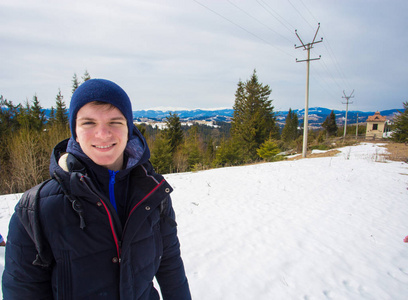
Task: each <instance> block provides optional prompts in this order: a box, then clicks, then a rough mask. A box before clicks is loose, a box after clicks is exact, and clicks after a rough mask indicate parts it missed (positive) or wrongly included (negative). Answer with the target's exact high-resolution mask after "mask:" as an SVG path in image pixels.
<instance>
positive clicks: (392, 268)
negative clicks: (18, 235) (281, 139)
mask: <svg viewBox="0 0 408 300" xmlns="http://www.w3.org/2000/svg"><path fill="white" fill-rule="evenodd" d="M339 150H341V153H340V154H338V155H337V156H335V157H327V158H313V159H301V160H297V161H282V162H275V163H265V164H258V165H252V166H245V167H231V168H222V169H214V170H209V171H202V172H196V173H182V174H170V175H166V178H167V179H168V181H169V182H170V184H171V185H172V186H173V187H174V189H175V191H174V193H173V194H172V198H173V202H174V208H175V210H176V214H177V222H178V224H179V238H180V240H181V244H182V253H183V259H184V262H185V266H186V271H187V275H188V278H189V282H190V288H191V291H192V294H193V299H195V300H201V299H202V300H219V299H228V300H229V299H234V300H235V299H238V300H241V299H242V300H252V299H254V300H263V299H265V300H269V299H381V300H383V299H408V244H407V243H404V242H403V239H404V237H405V236H407V235H408V216H407V213H408V164H406V163H402V162H389V161H384V159H383V158H382V157H381V156H380V154H381V153H383V152H385V148H382V147H380V145H379V144H370V143H368V144H362V145H359V146H352V147H345V148H342V149H339ZM18 197H19V195H8V196H0V230H1V232H2V233H4V235H6V232H7V227H8V220H9V218H10V216H11V214H12V212H13V208H14V205H15V203H16V201H17V200H18ZM0 257H1V259H0V271H2V269H3V264H4V248H1V249H0Z"/></svg>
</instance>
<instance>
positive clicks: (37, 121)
mask: <svg viewBox="0 0 408 300" xmlns="http://www.w3.org/2000/svg"><path fill="white" fill-rule="evenodd" d="M30 114H31V120H30V122H31V128H33V129H34V130H36V131H41V130H42V129H43V128H44V124H45V122H46V118H45V111H44V110H43V108H42V107H41V105H40V101H39V100H38V97H37V95H34V97H33V105H32V106H31V110H30Z"/></svg>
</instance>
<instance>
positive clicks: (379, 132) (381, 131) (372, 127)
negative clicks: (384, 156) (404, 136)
mask: <svg viewBox="0 0 408 300" xmlns="http://www.w3.org/2000/svg"><path fill="white" fill-rule="evenodd" d="M388 131H389V129H388V123H387V118H386V117H384V116H382V115H380V112H379V111H377V112H376V113H375V114H374V116H368V118H367V129H366V139H374V140H375V139H381V138H383V137H384V135H385V134H386V133H387V132H388Z"/></svg>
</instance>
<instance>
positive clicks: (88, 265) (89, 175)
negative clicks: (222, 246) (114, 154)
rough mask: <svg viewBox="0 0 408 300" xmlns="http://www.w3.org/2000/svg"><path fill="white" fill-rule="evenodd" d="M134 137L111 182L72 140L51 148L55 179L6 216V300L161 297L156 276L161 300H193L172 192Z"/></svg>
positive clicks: (4, 287) (4, 294)
mask: <svg viewBox="0 0 408 300" xmlns="http://www.w3.org/2000/svg"><path fill="white" fill-rule="evenodd" d="M135 134H136V138H134V140H132V141H130V142H128V147H127V149H126V151H125V156H126V160H127V168H126V169H125V170H123V171H119V172H118V173H117V174H115V178H114V180H112V178H111V177H110V175H112V174H109V172H108V170H107V169H105V168H103V167H100V166H97V165H95V164H94V163H93V162H92V161H91V160H90V159H88V158H87V157H86V155H85V154H83V152H82V151H81V150H80V147H79V145H78V144H77V143H76V142H75V141H73V140H72V139H71V140H69V142H68V140H66V141H63V142H61V143H60V144H58V145H57V146H56V148H55V149H54V151H53V155H52V158H51V165H50V172H51V176H52V178H53V179H51V180H50V181H48V182H47V183H46V184H45V185H44V186H43V187H42V188H41V190H40V193H39V199H37V201H36V200H35V197H34V195H32V194H33V193H31V194H30V191H27V192H26V193H25V194H24V195H23V197H22V199H21V200H20V201H19V203H18V204H17V206H16V213H15V214H14V215H13V216H12V218H11V221H10V226H9V235H8V239H7V246H6V261H5V269H4V273H3V296H4V299H64V300H70V299H75V300H80V299H110V300H112V299H126V300H127V299H129V300H131V299H132V300H133V299H148V300H152V299H159V295H158V292H157V291H156V289H155V288H154V287H153V283H152V280H153V277H154V276H156V279H157V281H158V283H159V285H160V289H161V292H162V295H163V298H164V299H166V300H168V299H172V300H183V299H191V296H190V292H189V287H188V283H187V278H186V276H185V272H184V266H183V262H182V259H181V257H180V245H179V241H178V238H177V229H176V222H175V215H174V211H173V208H172V205H171V199H170V196H169V194H170V192H171V190H172V189H171V187H170V186H169V184H168V183H167V182H166V181H165V180H164V179H163V177H162V176H161V175H158V174H156V173H155V172H154V171H153V169H152V166H151V164H150V163H149V162H148V158H149V152H148V149H147V146H146V142H145V141H144V139H143V138H142V137H141V136H140V134H139V132H138V131H137V132H136V129H135ZM67 149H68V150H67ZM66 151H68V152H70V154H69V155H68V158H67V160H66V162H60V165H59V164H58V160H59V159H60V157H61V156H62V154H63V153H64V152H66ZM61 164H63V167H64V168H65V169H66V170H68V172H67V171H64V170H63V168H61ZM109 183H111V186H110V187H109ZM112 197H113V198H114V199H115V200H114V202H115V204H116V205H117V210H115V208H114V206H113V204H112V202H111V201H112V199H110V198H112Z"/></svg>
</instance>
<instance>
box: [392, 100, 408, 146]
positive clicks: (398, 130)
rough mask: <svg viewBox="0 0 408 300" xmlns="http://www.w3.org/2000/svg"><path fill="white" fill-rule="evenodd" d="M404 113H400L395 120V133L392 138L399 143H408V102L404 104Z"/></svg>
mask: <svg viewBox="0 0 408 300" xmlns="http://www.w3.org/2000/svg"><path fill="white" fill-rule="evenodd" d="M402 104H403V105H404V111H403V112H400V114H399V115H397V116H396V117H395V119H394V126H393V127H394V132H393V133H392V135H391V137H392V139H393V140H394V141H396V142H399V143H406V142H408V101H406V102H403V103H402Z"/></svg>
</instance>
